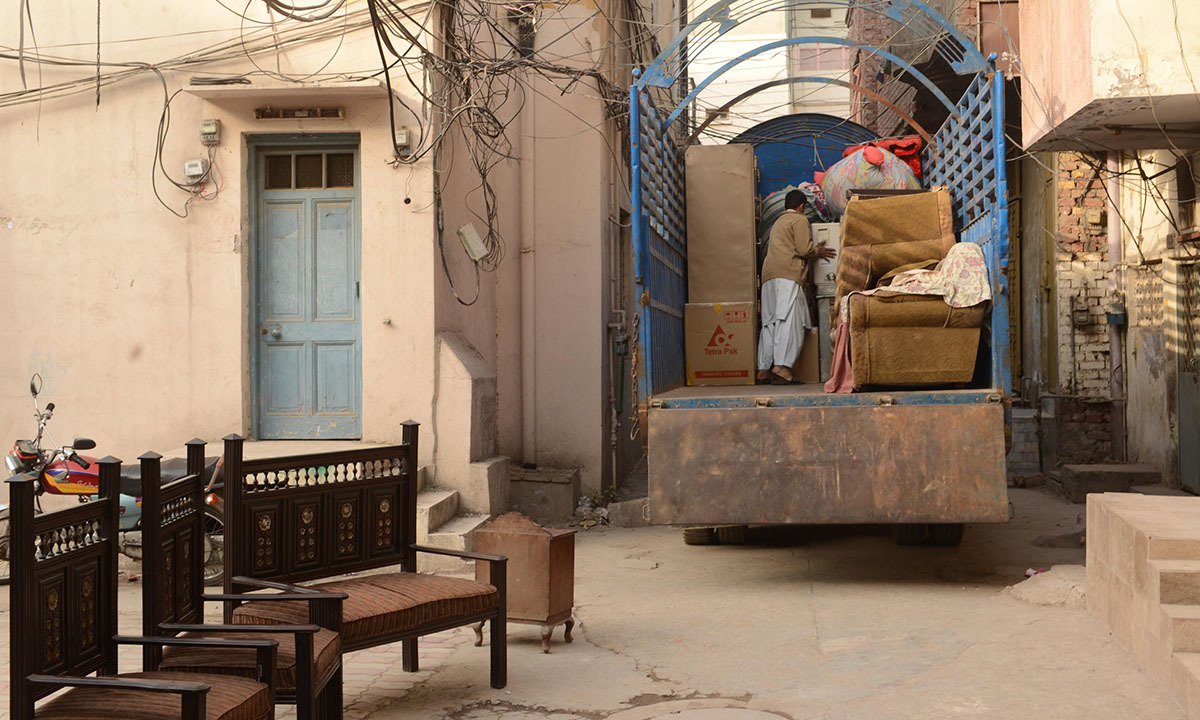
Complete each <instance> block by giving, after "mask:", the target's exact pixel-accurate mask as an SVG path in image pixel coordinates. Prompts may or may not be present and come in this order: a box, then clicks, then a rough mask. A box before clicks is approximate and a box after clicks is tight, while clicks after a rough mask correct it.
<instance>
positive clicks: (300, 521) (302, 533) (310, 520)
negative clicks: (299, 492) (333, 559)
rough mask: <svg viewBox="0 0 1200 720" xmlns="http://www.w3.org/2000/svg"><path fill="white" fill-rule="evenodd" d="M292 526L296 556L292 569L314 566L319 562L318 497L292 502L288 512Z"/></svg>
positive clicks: (319, 517) (319, 508)
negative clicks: (290, 509)
mask: <svg viewBox="0 0 1200 720" xmlns="http://www.w3.org/2000/svg"><path fill="white" fill-rule="evenodd" d="M289 516H290V517H291V518H292V527H293V528H294V535H295V537H294V547H295V548H296V556H295V560H294V569H300V570H303V569H306V568H310V567H316V566H317V565H320V563H321V554H320V553H321V550H320V544H319V543H318V542H317V538H318V536H319V534H320V533H319V532H318V531H319V526H320V523H321V503H320V499H319V498H314V499H312V500H303V501H300V500H297V501H293V502H292V511H291V512H290V513H289Z"/></svg>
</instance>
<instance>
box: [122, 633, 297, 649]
mask: <svg viewBox="0 0 1200 720" xmlns="http://www.w3.org/2000/svg"><path fill="white" fill-rule="evenodd" d="M113 642H115V643H117V644H118V645H143V646H154V645H159V646H163V645H198V646H201V647H231V648H277V647H279V641H278V640H268V639H266V638H250V639H248V640H234V639H227V638H181V637H131V636H128V635H114V636H113Z"/></svg>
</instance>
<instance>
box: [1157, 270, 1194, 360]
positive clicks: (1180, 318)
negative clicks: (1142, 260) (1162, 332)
mask: <svg viewBox="0 0 1200 720" xmlns="http://www.w3.org/2000/svg"><path fill="white" fill-rule="evenodd" d="M1165 268H1166V271H1165V273H1164V278H1163V280H1164V282H1165V284H1166V285H1167V286H1168V287H1169V288H1170V299H1169V300H1168V302H1167V306H1168V307H1167V309H1168V311H1169V312H1170V314H1171V315H1172V317H1173V318H1174V323H1173V325H1174V327H1172V328H1171V332H1170V333H1169V334H1168V342H1169V344H1170V347H1171V351H1172V352H1173V353H1174V354H1175V356H1176V357H1177V358H1178V361H1179V369H1180V371H1181V372H1187V373H1200V261H1198V260H1193V259H1190V258H1189V259H1175V260H1173V261H1168V262H1167V263H1165Z"/></svg>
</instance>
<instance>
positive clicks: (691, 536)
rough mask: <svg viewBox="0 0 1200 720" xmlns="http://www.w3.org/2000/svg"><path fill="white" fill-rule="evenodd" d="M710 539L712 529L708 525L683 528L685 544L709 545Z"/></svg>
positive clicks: (711, 537)
mask: <svg viewBox="0 0 1200 720" xmlns="http://www.w3.org/2000/svg"><path fill="white" fill-rule="evenodd" d="M712 541H713V529H712V528H710V527H697V528H684V529H683V542H684V543H685V544H687V545H710V544H712Z"/></svg>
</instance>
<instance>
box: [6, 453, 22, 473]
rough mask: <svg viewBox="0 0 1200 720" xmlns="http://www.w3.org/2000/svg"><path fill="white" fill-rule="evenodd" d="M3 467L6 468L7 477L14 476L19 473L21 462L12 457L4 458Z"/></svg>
mask: <svg viewBox="0 0 1200 720" xmlns="http://www.w3.org/2000/svg"><path fill="white" fill-rule="evenodd" d="M4 466H5V467H7V468H8V474H9V475H16V474H17V473H19V472H21V461H20V460H18V459H16V458H15V457H13V456H12V455H5V456H4Z"/></svg>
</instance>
